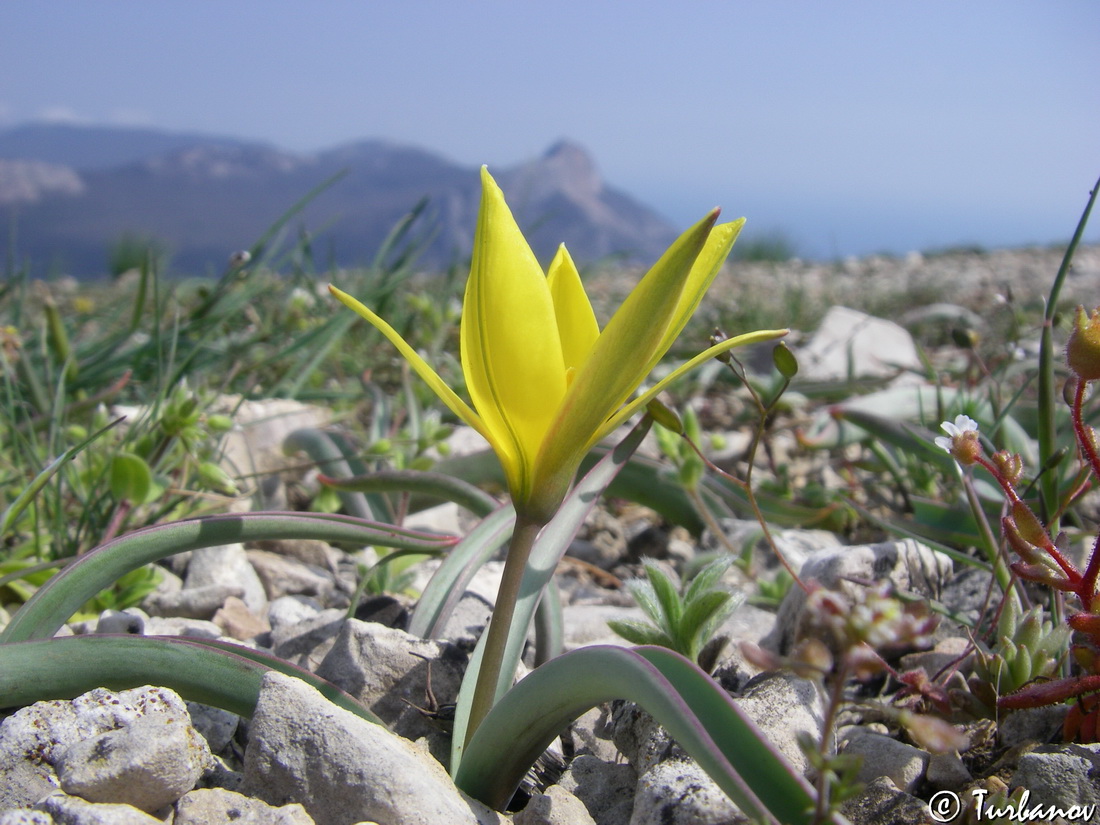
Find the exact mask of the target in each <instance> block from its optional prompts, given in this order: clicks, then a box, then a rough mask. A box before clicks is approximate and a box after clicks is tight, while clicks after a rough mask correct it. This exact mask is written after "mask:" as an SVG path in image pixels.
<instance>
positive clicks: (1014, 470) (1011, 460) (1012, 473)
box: [993, 450, 1024, 487]
mask: <svg viewBox="0 0 1100 825" xmlns="http://www.w3.org/2000/svg"><path fill="white" fill-rule="evenodd" d="M993 466H994V467H996V468H997V472H998V473H1000V474H1001V478H1003V479H1004V480H1005V482H1007V483H1008V484H1009V485H1010V486H1012V487H1015V486H1016V485H1017V484H1019V483H1020V476H1021V475H1023V472H1024V460H1023V459H1022V458H1020V456H1019V454H1017V453H1010V452H1009V451H1008V450H998V451H997V452H995V453H994V454H993Z"/></svg>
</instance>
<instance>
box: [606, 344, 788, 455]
mask: <svg viewBox="0 0 1100 825" xmlns="http://www.w3.org/2000/svg"><path fill="white" fill-rule="evenodd" d="M789 332H790V330H789V329H758V330H756V331H754V332H746V333H744V334H743V335H735V336H733V337H732V338H727V339H726V340H725V341H722V342H720V343H718V344H715V345H714V346H712V347H708V348H707V349H705V350H703V351H702V352H700V353H699V354H698V355H696V356H695V357H694V358H692V359H691V360H690V361H686V362H684V363H683V364H681V365H680V366H678V367H677V368H676V369H674V370H673V371H672V372H670V373H669V374H668V375H666V376H665V377H664V378H662V379H661V380H660V381H658V382H657V383H656V384H654V385H653V386H652V387H650V388H649V389H648V390H646V391H645V392H644V393H641V394H640V395H639V396H638V397H637V398H634V399H631V401H630V403H628V404H625V405H624V406H623V407H622V408H621V409H619V410H618V411H616V412H615V413H614V414H613V415H612V416H611V417H610V418H608V420H607V423H606V424H604V426H603V427H602V428H601V429H600V430H599V432H597V433H596V434H595V436H593V438H592V439H591V440H590V441H589V443H588V444H587V446H586V447H585V452H588V450H590V449H592V448H593V447H594V446H595V445H596V443H597V442H598V441H599V440H600V439H601V438H603V437H604V436H606V435H608V434H609V433H610V432H612V431H613V430H614V429H615V428H616V427H618V426H619V425H620V424H622V423H623V422H625V421H626V420H627V419H628V418H630V416H632V415H634V414H635V413H637V412H640V411H641V410H642V409H644V408H645V405H646V404H648V403H649V402H650V401H652V400H653V399H654V398H656V397H657V395H658V394H660V393H661V392H662V391H663V390H664V389H665V388H666V387H667V386H669V385H670V384H672V382H673V381H675V380H676V379H677V378H679V377H680V376H682V375H684V374H686V373H688V372H691V370H693V369H695V368H696V367H697V366H699V365H700V364H703V363H705V362H707V361H709V360H710V359H711V358H713V357H714V356H716V355H720V354H721V353H723V352H726V351H728V350H731V349H733V348H734V347H743V346H745V345H746V344H759V343H761V342H763V341H773V340H775V339H776V338H782V337H783V336H784V335H786V334H787V333H789Z"/></svg>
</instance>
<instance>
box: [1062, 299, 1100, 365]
mask: <svg viewBox="0 0 1100 825" xmlns="http://www.w3.org/2000/svg"><path fill="white" fill-rule="evenodd" d="M1066 364H1068V365H1069V368H1070V369H1071V370H1073V372H1075V373H1077V375H1078V377H1079V378H1081V379H1082V380H1084V381H1095V380H1096V379H1097V378H1100V307H1097V308H1096V309H1095V310H1093V313H1092V315H1091V316H1090V315H1087V314H1086V313H1085V308H1084V307H1083V306H1078V307H1077V315H1076V317H1075V318H1074V322H1073V332H1071V333H1070V336H1069V341H1067V342H1066Z"/></svg>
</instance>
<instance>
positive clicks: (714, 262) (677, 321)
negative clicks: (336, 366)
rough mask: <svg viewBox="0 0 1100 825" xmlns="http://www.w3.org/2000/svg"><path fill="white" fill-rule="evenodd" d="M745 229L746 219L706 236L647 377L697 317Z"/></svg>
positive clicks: (715, 229)
mask: <svg viewBox="0 0 1100 825" xmlns="http://www.w3.org/2000/svg"><path fill="white" fill-rule="evenodd" d="M744 225H745V219H744V218H738V219H737V220H735V221H731V222H730V223H723V224H719V225H718V226H716V227H714V229H712V230H711V233H710V235H709V236H707V243H706V245H705V246H704V247H703V251H702V252H700V253H699V257H698V258H696V259H695V263H694V264H693V265H692V267H691V274H690V275H688V279H687V283H685V284H684V289H683V292H681V293H680V300H679V301H678V302H677V304H676V313H675V315H674V316H673V319H672V322H671V323H670V324H669V326H668V329H667V330H665V335H664V338H663V339H662V340H661V344H660V346H659V347H658V348H657V349H658V352H657V357H656V359H655V360H654V361H652V362H651V363H650V365H649V369H647V370H646V374H647V375H648V374H649V373H650V372H652V371H653V368H654V367H655V366H657V362H658V361H660V360H661V358H663V357H664V354H665V353H666V352H668V350H669V348H670V347H671V346H672V345H673V343H675V341H676V339H677V338H678V337H679V336H680V333H681V332H683V331H684V327H685V326H687V322H688V321H689V320H691V316H692V315H694V314H695V310H696V309H698V308H699V303H700V302H701V301H702V300H703V296H704V295H706V292H707V290H708V289H710V285H711V283H712V282H713V281H714V278H715V276H717V275H718V271H719V270H720V269H721V268H722V264H724V263H725V262H726V258H727V257H728V256H729V254H730V250H731V249H732V248H733V243H734V241H736V240H737V236H738V235H740V234H741V228H742V227H743V226H744Z"/></svg>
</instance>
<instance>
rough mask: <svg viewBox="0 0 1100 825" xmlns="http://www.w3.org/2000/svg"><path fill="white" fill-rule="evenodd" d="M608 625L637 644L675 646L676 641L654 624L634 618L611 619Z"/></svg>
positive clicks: (613, 630)
mask: <svg viewBox="0 0 1100 825" xmlns="http://www.w3.org/2000/svg"><path fill="white" fill-rule="evenodd" d="M607 626H608V627H609V628H610V629H611V631H612V632H613V633H616V634H618V635H619V636H622V637H623V638H624V639H626V640H627V641H628V642H630V643H631V644H635V645H658V646H660V647H668V648H673V647H675V642H674V641H673V640H672V638H671V637H670V636H669V635H668V634H667V633H665V632H664V631H661V630H658V629H657V628H656V627H654V626H653V625H649V624H645V623H644V622H638V621H634V620H632V619H609V620H608V622H607Z"/></svg>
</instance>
